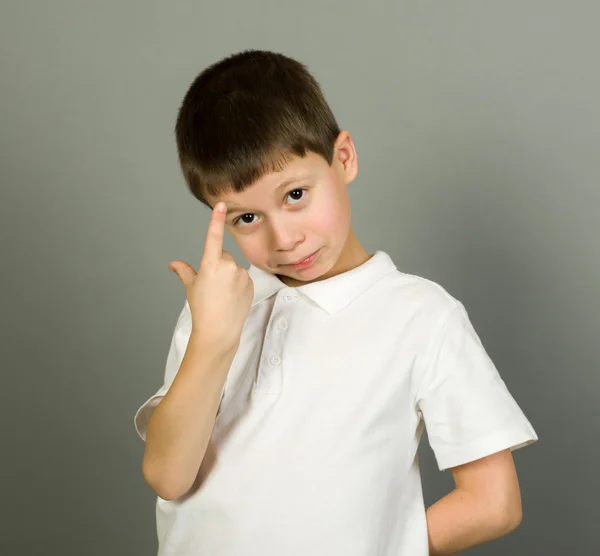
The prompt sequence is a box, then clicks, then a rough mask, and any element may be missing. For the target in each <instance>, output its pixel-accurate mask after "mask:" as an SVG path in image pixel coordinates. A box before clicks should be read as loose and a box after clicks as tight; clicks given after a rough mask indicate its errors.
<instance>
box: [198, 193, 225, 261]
mask: <svg viewBox="0 0 600 556" xmlns="http://www.w3.org/2000/svg"><path fill="white" fill-rule="evenodd" d="M226 216H227V205H226V204H225V203H223V202H220V203H217V204H216V205H215V208H214V209H213V211H212V215H211V218H210V223H209V224H208V232H207V233H206V242H205V243H204V255H203V256H202V259H203V260H205V261H208V262H218V261H220V260H221V257H222V255H223V236H224V235H225V217H226Z"/></svg>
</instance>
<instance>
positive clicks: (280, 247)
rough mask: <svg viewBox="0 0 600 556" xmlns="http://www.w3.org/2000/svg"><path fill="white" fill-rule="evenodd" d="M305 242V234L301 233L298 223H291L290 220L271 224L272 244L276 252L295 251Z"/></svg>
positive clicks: (279, 220) (281, 220)
mask: <svg viewBox="0 0 600 556" xmlns="http://www.w3.org/2000/svg"><path fill="white" fill-rule="evenodd" d="M303 240H304V234H303V233H302V232H301V231H300V229H299V226H298V223H296V224H295V223H293V222H291V221H290V219H289V218H287V219H286V218H283V219H278V220H276V221H272V222H271V244H272V246H273V248H274V249H275V250H277V251H293V250H294V248H295V247H296V245H297V244H298V243H302V241H303Z"/></svg>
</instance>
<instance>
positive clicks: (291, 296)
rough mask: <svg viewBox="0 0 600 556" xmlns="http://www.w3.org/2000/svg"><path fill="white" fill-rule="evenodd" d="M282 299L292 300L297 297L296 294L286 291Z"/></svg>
mask: <svg viewBox="0 0 600 556" xmlns="http://www.w3.org/2000/svg"><path fill="white" fill-rule="evenodd" d="M283 299H285V300H286V301H294V300H295V299H298V296H297V295H295V294H293V293H286V294H285V295H284V296H283Z"/></svg>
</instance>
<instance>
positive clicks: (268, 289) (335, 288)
mask: <svg viewBox="0 0 600 556" xmlns="http://www.w3.org/2000/svg"><path fill="white" fill-rule="evenodd" d="M394 270H396V265H395V264H394V262H393V261H392V259H391V257H390V256H389V255H388V254H387V253H385V252H384V251H379V250H378V251H375V253H374V254H373V256H372V257H371V258H370V259H369V260H368V261H366V262H364V263H363V264H361V265H360V266H357V267H356V268H353V269H351V270H348V271H346V272H343V273H341V274H338V275H337V276H333V277H331V278H327V279H325V280H320V281H317V282H311V283H309V284H304V285H302V286H298V287H296V288H294V289H295V290H296V291H298V292H299V293H301V294H303V295H305V296H306V297H308V298H309V299H311V300H312V301H314V302H315V303H316V304H317V305H319V306H320V307H321V308H322V309H323V310H325V311H326V312H327V313H329V314H333V313H337V312H338V311H341V310H342V309H343V308H344V307H346V306H347V305H349V304H350V303H351V302H352V301H354V299H356V298H357V297H358V296H359V295H360V294H361V293H363V292H364V291H366V290H367V289H368V288H370V287H371V286H372V285H373V284H375V283H376V282H377V281H378V280H380V279H381V278H383V277H384V276H386V275H387V274H389V273H390V272H392V271H394ZM248 274H249V275H250V277H251V278H252V281H253V282H254V299H253V301H252V306H253V307H254V305H256V304H257V303H260V302H261V301H263V300H264V299H267V298H269V297H271V296H272V295H273V294H276V293H277V292H278V291H279V290H281V289H282V288H287V286H286V285H285V284H284V283H283V282H282V281H281V280H280V279H279V278H277V276H275V274H271V273H270V272H267V271H265V270H262V269H260V268H257V267H255V266H254V265H250V267H249V268H248Z"/></svg>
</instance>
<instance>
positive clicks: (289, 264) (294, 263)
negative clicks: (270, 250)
mask: <svg viewBox="0 0 600 556" xmlns="http://www.w3.org/2000/svg"><path fill="white" fill-rule="evenodd" d="M317 251H318V249H317ZM317 251H313V252H312V253H311V254H310V255H307V256H306V257H304V258H303V259H300V260H299V261H295V262H293V263H285V264H284V266H292V265H297V264H300V263H301V262H303V261H305V260H306V259H308V258H309V257H312V256H313V255H314V254H315V253H316V252H317Z"/></svg>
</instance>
